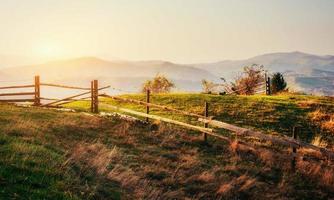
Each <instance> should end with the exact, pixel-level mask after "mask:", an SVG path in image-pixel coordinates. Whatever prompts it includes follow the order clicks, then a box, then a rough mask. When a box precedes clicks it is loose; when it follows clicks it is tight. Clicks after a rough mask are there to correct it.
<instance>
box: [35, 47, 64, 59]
mask: <svg viewBox="0 0 334 200" xmlns="http://www.w3.org/2000/svg"><path fill="white" fill-rule="evenodd" d="M35 54H36V56H38V57H41V58H45V59H56V58H60V57H63V56H64V50H63V48H61V45H60V44H58V43H44V44H41V45H39V46H38V47H36V48H35Z"/></svg>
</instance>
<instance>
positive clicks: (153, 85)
mask: <svg viewBox="0 0 334 200" xmlns="http://www.w3.org/2000/svg"><path fill="white" fill-rule="evenodd" d="M174 87H175V84H174V83H173V82H172V81H170V80H168V79H167V78H166V77H165V76H163V75H159V74H157V75H156V76H155V77H154V78H153V80H147V81H146V82H145V83H144V84H143V87H142V92H146V91H147V90H150V91H151V92H153V93H168V92H170V91H171V89H172V88H174Z"/></svg>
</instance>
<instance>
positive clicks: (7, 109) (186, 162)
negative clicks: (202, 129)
mask: <svg viewBox="0 0 334 200" xmlns="http://www.w3.org/2000/svg"><path fill="white" fill-rule="evenodd" d="M0 107H1V113H0V124H1V126H0V131H1V133H2V134H1V135H0V154H1V156H0V185H1V190H0V198H2V199H8V198H16V199H23V198H27V197H28V198H31V199H120V198H122V199H138V198H144V199H168V198H169V199H173V198H186V197H188V198H194V199H199V198H205V199H215V198H227V199H228V198H232V197H233V198H252V199H254V198H256V199H266V198H287V199H289V198H312V199H326V198H331V197H333V196H332V195H333V193H331V192H330V191H331V190H332V189H331V188H330V187H327V186H326V184H327V182H314V178H315V177H313V175H312V174H310V173H309V174H304V173H305V172H304V171H303V168H304V167H307V169H309V167H310V166H312V165H306V164H307V163H308V162H307V161H301V162H300V163H299V165H300V170H301V172H300V173H297V174H292V173H291V172H290V170H289V165H288V163H289V161H287V160H284V158H283V160H282V158H280V159H279V158H278V157H276V156H275V157H272V156H274V155H275V154H272V152H270V151H268V150H266V149H263V148H262V149H261V148H259V150H260V149H261V150H260V151H253V150H252V149H251V148H249V147H247V145H245V144H241V143H235V142H234V143H232V144H227V143H225V142H222V141H214V140H212V139H210V141H209V145H208V144H203V142H202V140H201V138H199V137H198V134H195V133H193V132H188V131H185V130H181V129H178V128H175V127H173V126H169V125H165V124H160V125H159V126H158V127H156V126H155V125H153V126H147V125H143V124H141V123H138V122H131V121H124V120H121V119H119V118H117V117H112V118H109V119H104V118H100V117H97V116H88V115H83V114H80V113H66V112H59V111H53V110H46V109H38V108H18V107H14V106H8V105H0ZM277 159H279V162H278V161H277ZM274 163H275V164H274ZM313 167H315V166H313ZM322 170H325V171H326V170H327V168H325V167H323V168H322ZM317 173H319V171H317ZM328 173H329V172H328ZM317 175H318V176H317V177H316V178H315V180H318V179H319V174H317ZM312 177H313V178H312ZM327 181H331V180H330V179H328V176H327ZM331 183H332V182H328V184H331Z"/></svg>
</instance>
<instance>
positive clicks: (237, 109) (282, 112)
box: [67, 94, 334, 146]
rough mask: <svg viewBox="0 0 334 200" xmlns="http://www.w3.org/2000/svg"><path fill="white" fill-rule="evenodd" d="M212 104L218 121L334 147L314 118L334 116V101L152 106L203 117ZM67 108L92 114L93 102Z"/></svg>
mask: <svg viewBox="0 0 334 200" xmlns="http://www.w3.org/2000/svg"><path fill="white" fill-rule="evenodd" d="M122 97H125V98H130V99H136V100H142V101H145V98H146V97H145V95H122ZM103 101H106V103H108V104H112V105H117V106H120V107H124V108H130V109H133V110H136V111H141V112H145V111H146V110H145V107H144V106H142V105H136V104H131V103H123V102H118V101H114V100H110V99H103ZM205 101H207V102H209V115H210V116H214V117H215V119H217V120H221V121H224V122H228V123H231V124H235V125H238V126H242V127H249V128H254V129H257V130H261V131H263V132H266V133H274V134H284V135H288V136H291V135H292V133H291V132H292V131H291V130H292V127H294V126H298V127H300V129H299V137H300V138H301V139H302V140H304V141H307V142H312V141H313V140H314V138H315V137H321V138H322V139H323V140H324V142H326V143H328V145H329V146H332V145H333V144H334V133H333V132H331V131H330V130H324V129H321V128H320V126H319V124H317V123H315V122H314V121H313V120H312V119H311V117H310V114H311V113H312V112H314V111H316V110H321V111H323V112H325V113H327V114H328V115H332V116H333V115H334V100H333V98H330V97H317V96H308V95H292V94H284V95H277V96H265V95H254V96H232V95H225V96H217V95H205V94H153V95H152V97H151V102H152V103H156V104H160V105H167V106H169V107H172V108H176V109H179V110H185V111H189V112H193V113H197V114H203V112H204V102H205ZM67 107H70V108H75V109H79V110H86V111H88V110H89V108H90V105H89V102H75V103H71V104H69V105H67ZM100 110H101V111H104V112H111V111H112V110H111V109H108V108H106V107H104V106H103V105H102V106H101V107H100ZM151 113H152V114H157V115H160V116H165V117H169V118H172V119H177V120H181V121H185V122H189V123H192V124H197V125H200V123H198V122H197V121H196V119H195V118H192V117H186V116H184V115H182V114H178V113H173V112H168V111H161V110H159V109H155V108H153V109H151Z"/></svg>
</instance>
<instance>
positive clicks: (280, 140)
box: [198, 118, 334, 159]
mask: <svg viewBox="0 0 334 200" xmlns="http://www.w3.org/2000/svg"><path fill="white" fill-rule="evenodd" d="M198 120H199V121H201V122H204V123H208V124H210V125H211V126H214V127H218V128H223V129H226V130H229V131H232V132H234V133H236V134H237V135H242V136H251V137H256V138H259V139H261V140H267V141H271V142H272V143H275V144H280V145H284V146H289V147H293V148H301V147H302V148H306V149H312V150H314V151H317V152H319V153H320V154H322V155H323V156H325V157H327V158H329V159H334V152H332V151H330V150H328V149H325V148H321V147H317V146H315V145H312V144H309V143H306V142H303V141H300V140H297V139H296V138H290V137H279V136H274V135H268V134H264V133H261V132H259V131H253V130H250V129H246V128H241V127H238V126H235V125H232V124H228V123H225V122H221V121H217V120H207V119H203V118H199V119H198Z"/></svg>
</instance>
